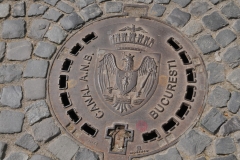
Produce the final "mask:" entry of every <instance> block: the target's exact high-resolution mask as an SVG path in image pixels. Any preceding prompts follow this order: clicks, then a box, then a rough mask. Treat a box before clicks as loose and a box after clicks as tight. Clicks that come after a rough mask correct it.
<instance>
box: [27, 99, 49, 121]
mask: <svg viewBox="0 0 240 160" xmlns="http://www.w3.org/2000/svg"><path fill="white" fill-rule="evenodd" d="M25 111H26V116H27V119H28V123H29V124H30V125H33V124H34V123H36V122H38V121H40V120H42V119H44V118H47V117H49V116H50V111H49V109H48V105H47V103H46V102H45V100H40V101H36V102H34V103H32V104H31V105H29V106H27V108H26V109H25Z"/></svg>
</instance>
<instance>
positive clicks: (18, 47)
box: [6, 40, 33, 61]
mask: <svg viewBox="0 0 240 160" xmlns="http://www.w3.org/2000/svg"><path fill="white" fill-rule="evenodd" d="M32 49H33V47H32V44H31V42H29V41H26V40H21V41H16V42H10V43H8V45H7V54H6V57H7V59H8V60H13V61H24V60H27V59H30V58H31V54H32Z"/></svg>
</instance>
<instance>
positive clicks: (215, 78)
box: [207, 62, 225, 84]
mask: <svg viewBox="0 0 240 160" xmlns="http://www.w3.org/2000/svg"><path fill="white" fill-rule="evenodd" d="M207 71H208V73H209V74H208V75H209V76H208V83H209V84H216V83H220V82H223V81H225V73H224V65H223V64H220V63H215V62H214V63H210V64H208V65H207Z"/></svg>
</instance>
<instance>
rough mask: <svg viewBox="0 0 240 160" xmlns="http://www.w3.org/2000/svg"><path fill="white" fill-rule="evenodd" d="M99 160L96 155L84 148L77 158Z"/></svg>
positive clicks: (78, 159)
mask: <svg viewBox="0 0 240 160" xmlns="http://www.w3.org/2000/svg"><path fill="white" fill-rule="evenodd" d="M86 159H88V160H99V157H98V155H97V154H96V153H94V152H92V151H90V150H88V149H86V148H82V149H80V150H79V151H78V152H77V153H76V156H75V160H86Z"/></svg>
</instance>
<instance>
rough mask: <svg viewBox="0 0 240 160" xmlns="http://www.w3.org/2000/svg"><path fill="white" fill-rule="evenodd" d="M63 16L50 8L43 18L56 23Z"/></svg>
mask: <svg viewBox="0 0 240 160" xmlns="http://www.w3.org/2000/svg"><path fill="white" fill-rule="evenodd" d="M62 15H63V14H62V13H61V12H59V11H57V10H56V9H53V8H50V9H49V10H48V11H47V12H45V14H44V15H43V18H45V19H48V20H51V21H54V22H56V21H58V20H59V18H60V17H61V16H62Z"/></svg>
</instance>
